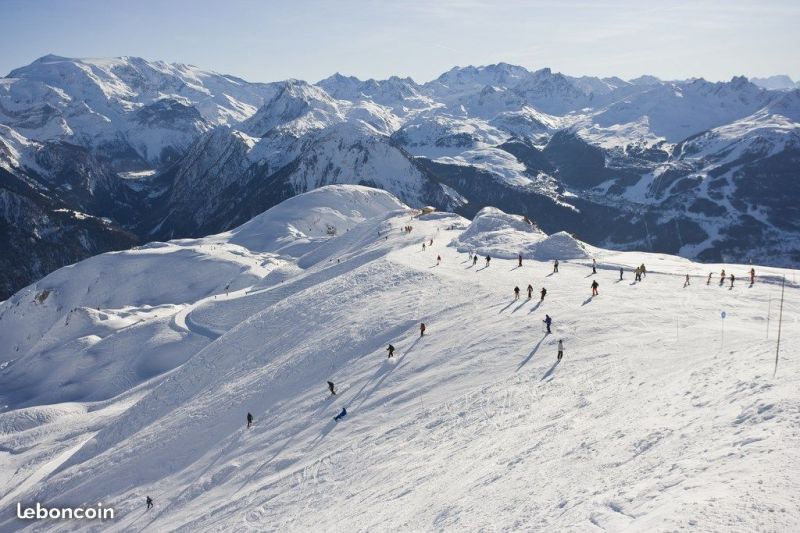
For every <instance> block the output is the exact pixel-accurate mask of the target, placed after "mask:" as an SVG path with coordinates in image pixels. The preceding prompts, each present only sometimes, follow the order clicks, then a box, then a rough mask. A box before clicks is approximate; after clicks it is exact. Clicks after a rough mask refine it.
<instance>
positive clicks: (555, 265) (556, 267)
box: [553, 259, 558, 273]
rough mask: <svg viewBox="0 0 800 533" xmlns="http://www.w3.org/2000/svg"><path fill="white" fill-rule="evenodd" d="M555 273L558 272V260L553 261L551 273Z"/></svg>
mask: <svg viewBox="0 0 800 533" xmlns="http://www.w3.org/2000/svg"><path fill="white" fill-rule="evenodd" d="M557 272H558V259H556V260H555V261H553V273H557Z"/></svg>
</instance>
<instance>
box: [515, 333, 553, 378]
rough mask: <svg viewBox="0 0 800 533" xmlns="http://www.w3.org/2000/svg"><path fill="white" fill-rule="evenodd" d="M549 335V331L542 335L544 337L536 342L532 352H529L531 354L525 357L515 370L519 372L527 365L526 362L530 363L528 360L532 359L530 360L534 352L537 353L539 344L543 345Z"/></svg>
mask: <svg viewBox="0 0 800 533" xmlns="http://www.w3.org/2000/svg"><path fill="white" fill-rule="evenodd" d="M547 335H548V333H545V334H544V335H543V336H542V338H541V339H539V342H537V343H536V346H534V347H533V350H531V353H529V354H528V357H526V358H525V359H523V361H522V362H521V363H520V364H519V366H518V367H517V369H516V370H515V371H514V372H519V371H520V369H521V368H522V367H523V366H525V365H526V364H528V361H530V360H531V358H532V357H533V356H534V354H536V352H537V351H538V350H539V346H541V345H542V343H543V342H544V340H545V339H546V338H547Z"/></svg>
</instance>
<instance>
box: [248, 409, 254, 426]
mask: <svg viewBox="0 0 800 533" xmlns="http://www.w3.org/2000/svg"><path fill="white" fill-rule="evenodd" d="M252 425H253V415H251V414H250V413H247V427H248V428H249V427H250V426H252Z"/></svg>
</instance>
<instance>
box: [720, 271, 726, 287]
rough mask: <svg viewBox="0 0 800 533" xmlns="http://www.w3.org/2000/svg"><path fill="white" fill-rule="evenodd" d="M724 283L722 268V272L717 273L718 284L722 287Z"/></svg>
mask: <svg viewBox="0 0 800 533" xmlns="http://www.w3.org/2000/svg"><path fill="white" fill-rule="evenodd" d="M724 283H725V269H724V268H723V269H722V272H720V274H719V286H720V287H722V285H723V284H724Z"/></svg>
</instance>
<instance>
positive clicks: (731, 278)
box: [731, 273, 736, 289]
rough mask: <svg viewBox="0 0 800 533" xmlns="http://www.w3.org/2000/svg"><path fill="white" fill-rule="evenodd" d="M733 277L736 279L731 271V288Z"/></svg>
mask: <svg viewBox="0 0 800 533" xmlns="http://www.w3.org/2000/svg"><path fill="white" fill-rule="evenodd" d="M735 279H736V276H734V275H733V273H731V289H732V288H733V280H735Z"/></svg>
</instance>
